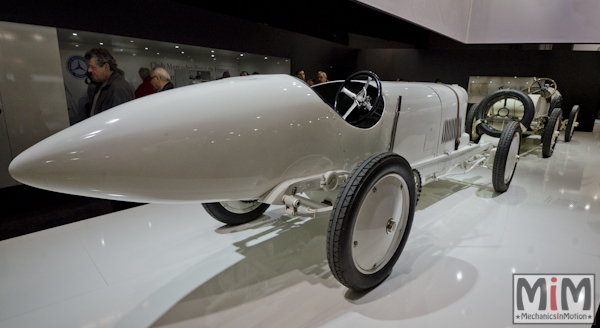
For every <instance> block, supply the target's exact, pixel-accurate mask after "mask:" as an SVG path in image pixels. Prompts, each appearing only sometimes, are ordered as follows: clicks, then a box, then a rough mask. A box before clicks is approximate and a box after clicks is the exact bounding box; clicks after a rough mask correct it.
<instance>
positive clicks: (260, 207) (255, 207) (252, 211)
mask: <svg viewBox="0 0 600 328" xmlns="http://www.w3.org/2000/svg"><path fill="white" fill-rule="evenodd" d="M231 203H242V204H243V203H247V204H248V208H247V209H246V210H244V209H241V210H237V211H236V212H238V213H235V212H233V211H232V210H229V209H227V208H226V207H228V206H229V204H231ZM202 206H203V207H204V209H205V210H206V212H207V213H208V214H210V216H212V217H213V218H215V219H217V220H219V221H221V222H223V223H226V224H228V225H238V224H243V223H246V222H250V221H252V220H255V219H257V218H259V217H260V216H261V215H262V214H263V213H264V212H265V211H266V210H267V209H268V208H269V204H263V203H259V202H257V201H243V200H242V201H235V202H217V203H203V204H202Z"/></svg>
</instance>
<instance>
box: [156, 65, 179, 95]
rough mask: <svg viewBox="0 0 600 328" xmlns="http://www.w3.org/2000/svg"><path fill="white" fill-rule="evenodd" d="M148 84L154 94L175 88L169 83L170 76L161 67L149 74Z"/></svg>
mask: <svg viewBox="0 0 600 328" xmlns="http://www.w3.org/2000/svg"><path fill="white" fill-rule="evenodd" d="M150 83H152V86H153V87H154V90H156V92H161V91H166V90H170V89H173V88H174V87H175V86H174V85H173V83H171V75H169V72H167V70H166V69H164V68H162V67H155V68H153V69H152V72H150Z"/></svg>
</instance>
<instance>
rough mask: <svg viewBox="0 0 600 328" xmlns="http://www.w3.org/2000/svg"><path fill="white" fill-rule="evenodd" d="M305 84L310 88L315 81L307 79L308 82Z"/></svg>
mask: <svg viewBox="0 0 600 328" xmlns="http://www.w3.org/2000/svg"><path fill="white" fill-rule="evenodd" d="M306 83H308V85H309V86H311V87H312V86H313V85H315V80H313V79H308V81H306Z"/></svg>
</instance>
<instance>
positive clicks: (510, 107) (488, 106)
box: [476, 89, 535, 138]
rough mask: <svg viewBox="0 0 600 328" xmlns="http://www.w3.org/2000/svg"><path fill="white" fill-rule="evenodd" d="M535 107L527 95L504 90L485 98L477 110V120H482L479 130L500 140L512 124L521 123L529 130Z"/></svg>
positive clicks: (516, 91)
mask: <svg viewBox="0 0 600 328" xmlns="http://www.w3.org/2000/svg"><path fill="white" fill-rule="evenodd" d="M534 114H535V107H534V105H533V101H532V100H531V98H530V97H529V96H528V95H526V94H525V93H523V92H521V91H518V90H512V89H502V90H498V91H496V92H494V93H492V94H491V95H488V96H487V97H485V98H484V99H483V100H482V101H481V103H479V106H478V108H477V114H476V120H481V123H480V124H479V125H478V128H480V129H481V131H483V132H484V133H485V134H487V135H489V136H492V137H496V138H499V137H500V136H501V135H502V131H503V130H504V129H505V128H506V126H508V123H510V122H519V123H521V124H523V126H525V127H526V128H529V125H530V124H531V121H532V120H533V116H534Z"/></svg>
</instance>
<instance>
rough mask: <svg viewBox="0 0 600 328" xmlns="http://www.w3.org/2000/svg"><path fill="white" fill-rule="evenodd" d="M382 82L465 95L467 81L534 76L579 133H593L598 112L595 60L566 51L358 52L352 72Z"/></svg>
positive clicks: (599, 79) (599, 63)
mask: <svg viewBox="0 0 600 328" xmlns="http://www.w3.org/2000/svg"><path fill="white" fill-rule="evenodd" d="M360 69H369V70H372V71H374V72H375V73H377V74H378V75H379V77H380V78H381V79H382V80H396V79H398V78H401V79H405V80H406V81H431V82H433V81H435V80H436V79H440V80H442V81H443V82H445V83H456V84H458V85H460V86H462V87H463V88H465V89H467V87H468V86H467V84H468V82H469V76H477V75H484V76H536V77H548V78H551V79H554V80H555V81H556V82H557V84H558V89H559V90H560V92H561V93H562V95H563V97H564V102H563V109H566V110H563V112H564V111H567V112H568V111H569V110H570V109H571V108H572V107H573V105H576V104H577V105H579V106H580V107H581V112H580V116H579V124H580V125H579V127H578V128H577V130H579V131H592V129H593V125H594V118H595V116H596V114H597V112H598V109H599V108H600V93H599V91H600V90H599V89H600V74H598V72H600V54H599V53H598V52H583V51H571V50H552V51H543V50H469V49H460V50H425V49H363V50H360V51H359V53H358V59H357V70H360Z"/></svg>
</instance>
